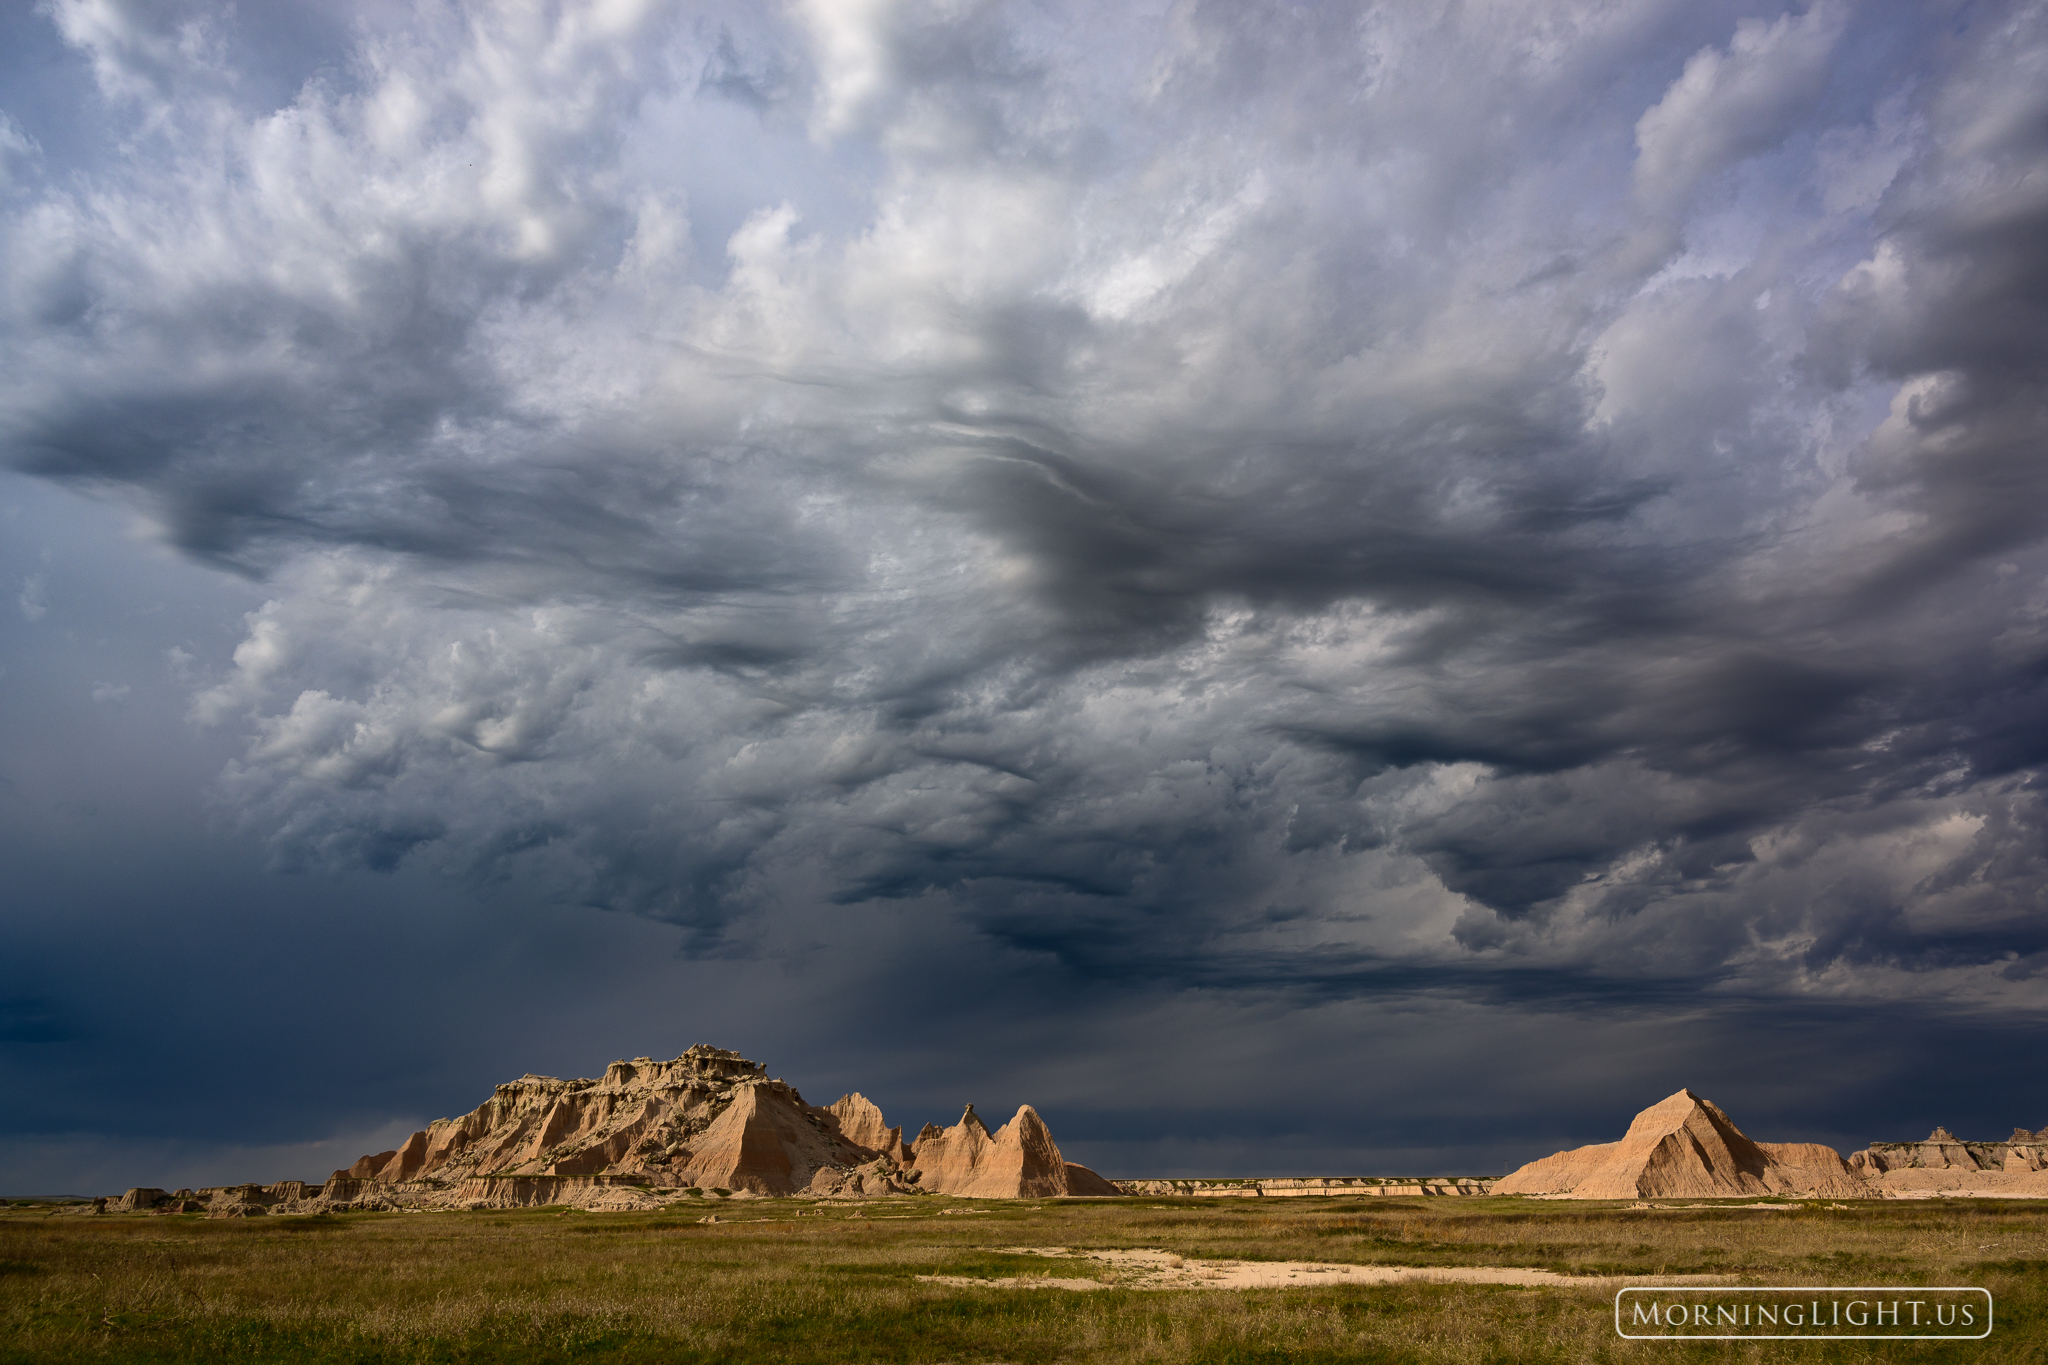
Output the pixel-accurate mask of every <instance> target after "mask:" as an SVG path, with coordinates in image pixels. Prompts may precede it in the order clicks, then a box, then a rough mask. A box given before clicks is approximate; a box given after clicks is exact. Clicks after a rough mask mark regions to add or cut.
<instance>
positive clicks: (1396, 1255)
mask: <svg viewBox="0 0 2048 1365" xmlns="http://www.w3.org/2000/svg"><path fill="white" fill-rule="evenodd" d="M712 1202H713V1201H705V1202H703V1203H699V1202H697V1201H692V1202H691V1206H690V1207H689V1208H688V1209H686V1210H685V1209H677V1210H675V1211H673V1212H668V1213H652V1214H588V1213H569V1212H564V1211H562V1210H558V1209H536V1210H521V1211H516V1212H473V1213H442V1214H349V1215H342V1216H321V1217H314V1218H256V1219H249V1220H231V1221H221V1220H215V1221H208V1220H205V1219H202V1218H199V1217H197V1216H174V1217H155V1216H147V1215H126V1216H116V1217H99V1218H90V1217H81V1216H77V1215H75V1214H60V1215H55V1216H48V1215H47V1211H46V1210H42V1209H36V1208H28V1209H19V1208H17V1209H7V1210H0V1361H4V1362H10V1363H11V1362H50V1361H63V1362H67V1363H68V1362H80V1361H90V1362H125V1361H188V1360H190V1361H198V1360H205V1361H219V1362H242V1361H264V1362H270V1361H310V1362H333V1363H334V1365H344V1363H346V1365H368V1363H369V1362H380V1363H386V1362H388V1363H389V1365H401V1363H403V1365H412V1363H413V1362H420V1363H421V1365H426V1363H428V1362H450V1363H451V1365H452V1363H453V1362H483V1361H517V1362H543V1361H593V1362H622V1363H623V1362H634V1363H636V1365H637V1363H638V1362H655V1361H659V1362H664V1363H665V1365H690V1363H692V1362H709V1361H719V1362H754V1361H761V1362H767V1361H774V1362H796V1363H798V1365H802V1363H804V1362H833V1363H834V1365H837V1363H838V1362H852V1361H860V1362H866V1361H913V1362H932V1363H933V1365H936V1363H937V1362H958V1363H959V1365H966V1363H967V1362H995V1361H1005V1362H1016V1365H1036V1363H1037V1362H1052V1361H1074V1362H1082V1361H1086V1362H1117V1363H1119V1365H1121V1363H1122V1362H1141V1361H1142V1362H1155V1361H1157V1362H1184V1361H1185V1362H1202V1363H1207V1365H1226V1363H1230V1365H1279V1363H1280V1362H1338V1361H1344V1362H1351V1361H1414V1362H1496V1361H1498V1362H1546V1361H1634V1360H1645V1359H1648V1360H1656V1361H1660V1362H1661V1361H1665V1360H1674V1361H1677V1360H1684V1361H1690V1360H1694V1359H1709V1358H1710V1359H1714V1360H1730V1359H1732V1360H1743V1361H1749V1360H1779V1359H1797V1360H1801V1361H1807V1360H1817V1361H1866V1360H1869V1361H1879V1360H1881V1361H1892V1360H1902V1361H1903V1360H1930V1361H1932V1360H1940V1361H1944V1362H1953V1361H1969V1362H1972V1363H1973V1365H1975V1363H1976V1362H1994V1361H1995V1362H2004V1361H2040V1360H2044V1359H2048V1201H2042V1202H2039V1203H2025V1202H1990V1201H1947V1200H1943V1201H1934V1200H1929V1201H1922V1202H1894V1201H1885V1202H1876V1201H1871V1202H1865V1203H1856V1204H1845V1205H1826V1204H1821V1203H1809V1204H1802V1205H1800V1206H1798V1207H1796V1208H1780V1209H1759V1208H1748V1207H1743V1206H1741V1205H1734V1204H1731V1205H1717V1206H1713V1207H1704V1208H1702V1207H1694V1208H1628V1207H1621V1206H1611V1205H1585V1204H1569V1203H1551V1202H1538V1201H1528V1200H1519V1199H1364V1198H1361V1199H1325V1198H1305V1199H1289V1200H1242V1199H1218V1200H1212V1201H1203V1200H1160V1199H1142V1198H1140V1199H1131V1200H1126V1201H1101V1202H1063V1201H1048V1202H1043V1203H1016V1204H994V1205H991V1204H985V1203H983V1204H974V1203H969V1202H966V1201H955V1200H948V1199H903V1200H878V1201H873V1202H870V1203H867V1204H865V1205H849V1204H835V1205H829V1206H820V1205H816V1204H812V1203H810V1202H808V1201H798V1200H760V1201H745V1202H733V1203H726V1204H719V1205H717V1206H716V1207H715V1208H710V1209H707V1207H706V1205H707V1204H709V1203H712ZM970 1209H971V1210H975V1211H973V1212H967V1210H970ZM707 1212H715V1213H716V1214H718V1215H719V1217H720V1219H721V1221H720V1222H717V1223H703V1222H699V1221H697V1220H698V1218H700V1217H701V1216H703V1215H704V1214H705V1213H707ZM1024 1246H1035V1247H1046V1246H1064V1247H1088V1248H1101V1249H1113V1248H1131V1249H1138V1248H1161V1249H1165V1250H1167V1251H1170V1252H1173V1253H1175V1254H1178V1255H1182V1256H1186V1257H1190V1258H1209V1259H1223V1258H1232V1259H1244V1260H1271V1261H1285V1260H1301V1261H1319V1262H1324V1263H1354V1264H1389V1265H1409V1266H1519V1267H1533V1268H1541V1269H1548V1270H1553V1271H1559V1272H1564V1273H1570V1274H1579V1275H1604V1276H1614V1275H1632V1276H1650V1275H1684V1274H1719V1275H1729V1276H1734V1277H1738V1278H1739V1280H1740V1281H1742V1282H1745V1283H1753V1284H1837V1285H1840V1284H1864V1285H1869V1284H1898V1285H1915V1284H1918V1285H1957V1284H1971V1285H1981V1286H1983V1287H1985V1288H1988V1289H1989V1290H1991V1292H1992V1294H1993V1295H1994V1296H1995V1299H1996V1301H1997V1311H1998V1318H1997V1328H1996V1331H1995V1332H1994V1333H1993V1335H1992V1336H1991V1337H1990V1338H1989V1339H1988V1340H1985V1341H1977V1342H1897V1343H1870V1342H1835V1343H1818V1342H1798V1343H1793V1342H1785V1343H1769V1342H1762V1343H1741V1344H1722V1345H1709V1344H1704V1343H1690V1344H1679V1343H1667V1342H1630V1341H1623V1340H1620V1339H1618V1338H1617V1337H1616V1336H1615V1335H1614V1330H1613V1325H1612V1317H1611V1312H1612V1310H1611V1302H1612V1293H1613V1285H1612V1284H1611V1283H1609V1284H1606V1285H1601V1286H1595V1285H1588V1286H1587V1287H1585V1288H1583V1289H1582V1288H1578V1287H1572V1288H1566V1289H1548V1288H1546V1289H1526V1288H1513V1287H1505V1286H1480V1285H1428V1284H1405V1285H1391V1286H1383V1287H1364V1286H1334V1287H1333V1286H1321V1287H1299V1288H1297V1287H1293V1286H1292V1285H1290V1286H1289V1287H1287V1288H1281V1289H1261V1290H1230V1291H1194V1290H1178V1291H1144V1290H1136V1289H1129V1288H1118V1287H1114V1279H1115V1277H1114V1275H1113V1274H1112V1273H1111V1272H1110V1271H1109V1270H1108V1269H1106V1268H1105V1267H1102V1266H1101V1265H1100V1264H1099V1263H1090V1262H1073V1261H1048V1260H1046V1259H1044V1258H1039V1257H1031V1256H1023V1255H1015V1254H1009V1253H1006V1252H1005V1251H1004V1250H1003V1248H1006V1247H1024ZM933 1274H942V1275H948V1276H970V1277H974V1278H977V1279H984V1278H985V1279H991V1280H994V1279H1004V1278H1024V1279H1027V1280H1028V1279H1030V1278H1033V1277H1046V1276H1065V1277H1073V1276H1077V1275H1079V1276H1083V1277H1089V1278H1096V1279H1101V1280H1104V1281H1105V1282H1106V1283H1110V1284H1111V1285H1112V1287H1109V1288H1105V1289H1102V1290H1099V1291H1095V1292H1076V1291H1072V1290H1064V1289H1053V1288H1046V1289H1034V1288H1024V1289H1017V1288H1008V1289H1003V1288H982V1287H979V1286H974V1287H961V1286H949V1285H942V1284H937V1283H933V1282H930V1281H925V1280H920V1279H919V1278H917V1277H918V1276H920V1275H933Z"/></svg>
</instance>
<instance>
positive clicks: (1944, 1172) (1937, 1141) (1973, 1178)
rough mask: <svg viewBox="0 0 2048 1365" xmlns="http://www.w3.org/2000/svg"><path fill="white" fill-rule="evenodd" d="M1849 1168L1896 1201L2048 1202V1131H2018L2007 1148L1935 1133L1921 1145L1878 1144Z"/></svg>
mask: <svg viewBox="0 0 2048 1365" xmlns="http://www.w3.org/2000/svg"><path fill="white" fill-rule="evenodd" d="M1849 1166H1850V1169H1852V1170H1854V1171H1855V1172H1856V1173H1857V1174H1858V1175H1860V1176H1862V1177H1863V1178H1864V1179H1865V1180H1867V1181H1869V1182H1870V1183H1871V1184H1872V1185H1873V1186H1875V1187H1876V1189H1877V1191H1878V1192H1879V1193H1882V1194H1886V1195H1890V1196H1892V1197H1894V1198H1901V1199H1912V1198H1927V1197H1930V1196H1933V1195H1954V1196H1958V1197H1968V1196H1976V1197H1982V1198H2007V1199H2010V1198H2015V1197H2031V1198H2048V1129H2043V1130H2041V1131H2039V1132H2031V1131H2029V1130H2027V1129H2025V1128H2015V1129H2013V1131H2012V1136H2011V1137H2009V1138H2007V1139H2006V1140H2005V1141H2004V1142H1965V1141H1963V1140H1962V1139H1960V1138H1957V1137H1956V1136H1955V1135H1954V1134H1952V1133H1950V1132H1949V1131H1948V1129H1946V1128H1936V1129H1935V1130H1934V1131H1933V1132H1932V1133H1929V1134H1928V1135H1927V1137H1926V1138H1925V1139H1924V1140H1923V1141H1920V1142H1873V1143H1871V1144H1870V1145H1869V1146H1868V1147H1866V1148H1864V1149H1863V1150H1862V1151H1860V1152H1856V1153H1854V1154H1853V1155H1851V1156H1850V1158H1849Z"/></svg>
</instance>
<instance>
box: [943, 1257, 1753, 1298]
mask: <svg viewBox="0 0 2048 1365" xmlns="http://www.w3.org/2000/svg"><path fill="white" fill-rule="evenodd" d="M997 1250H999V1251H1001V1252H1003V1253H1004V1254H1005V1255H1010V1256H1042V1257H1045V1258H1047V1259H1049V1260H1069V1261H1093V1262H1095V1263H1096V1264H1098V1265H1106V1266H1108V1267H1109V1268H1110V1269H1111V1270H1112V1271H1113V1272H1114V1274H1112V1275H1111V1276H1110V1277H1109V1278H1107V1279H1079V1278H1065V1279H1062V1278H1055V1277H1052V1276H1044V1277H1038V1276H1029V1275H1020V1276H1011V1277H1006V1278H1002V1279H975V1278H973V1277H972V1276H967V1275H920V1276H918V1277H917V1278H918V1279H920V1280H926V1281H929V1282H931V1283H933V1284H947V1285H959V1286H963V1287H970V1288H977V1287H978V1288H983V1289H1075V1290H1085V1289H1275V1288H1285V1287H1287V1286H1289V1285H1301V1286H1310V1285H1329V1284H1506V1285H1522V1286H1566V1287H1570V1286H1580V1287H1597V1288H1605V1287H1606V1286H1608V1285H1620V1284H1623V1283H1627V1284H1642V1285H1677V1284H1731V1283H1733V1282H1734V1278H1735V1277H1734V1276H1731V1275H1650V1276H1636V1275H1631V1276H1627V1277H1619V1276H1597V1275H1560V1274H1558V1273H1557V1272H1555V1271H1551V1270H1530V1269H1526V1268H1523V1267H1520V1266H1398V1265H1343V1264H1332V1263H1330V1262H1326V1261H1204V1260H1197V1259H1195V1258H1193V1257H1188V1256H1177V1255H1175V1254H1174V1253H1172V1252H1170V1251H1163V1250H1145V1251H1077V1250H1074V1249H1073V1248H1070V1247H999V1248H997Z"/></svg>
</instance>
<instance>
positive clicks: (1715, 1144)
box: [1493, 1090, 1870, 1199]
mask: <svg viewBox="0 0 2048 1365" xmlns="http://www.w3.org/2000/svg"><path fill="white" fill-rule="evenodd" d="M1493 1193H1495V1194H1553V1195H1569V1196H1570V1197H1572V1198H1574V1199H1641V1198H1671V1197H1674V1196H1680V1197H1691V1198H1708V1199H1716V1198H1718V1199H1727V1198H1736V1197H1741V1196H1744V1195H1757V1194H1828V1195H1848V1196H1854V1195H1867V1194H1869V1193H1870V1190H1869V1188H1868V1187H1867V1186H1866V1185H1865V1184H1864V1182H1863V1181H1862V1179H1861V1178H1860V1177H1858V1176H1857V1175H1856V1173H1855V1172H1854V1171H1852V1170H1850V1168H1849V1166H1848V1163H1846V1162H1844V1161H1843V1160H1842V1157H1841V1154H1840V1153H1838V1152H1836V1151H1835V1149H1834V1148H1832V1147H1825V1146H1822V1145H1821V1144H1819V1143H1815V1142H1752V1141H1751V1140H1750V1139H1749V1138H1748V1137H1747V1136H1746V1135H1745V1134H1744V1133H1743V1131H1742V1130H1741V1129H1740V1128H1737V1127H1736V1126H1735V1121H1734V1120H1733V1119H1731V1118H1729V1117H1728V1116H1727V1115H1726V1114H1724V1113H1722V1112H1721V1110H1720V1109H1719V1108H1718V1107H1717V1106H1715V1105H1714V1104H1712V1103H1710V1102H1709V1101H1707V1100H1703V1099H1701V1098H1700V1097H1699V1096H1698V1095H1695V1094H1693V1093H1692V1091H1690V1090H1681V1091H1679V1092H1678V1093H1677V1094H1675V1095H1672V1096H1670V1097H1669V1098H1667V1099H1664V1100H1661V1101H1659V1102H1658V1103H1656V1104H1653V1105H1651V1106H1650V1107H1649V1108H1648V1109H1645V1110H1644V1111H1643V1112H1642V1113H1640V1114H1637V1115H1636V1117H1635V1121H1634V1122H1632V1123H1631V1124H1629V1127H1628V1132H1627V1134H1626V1135H1624V1136H1623V1138H1622V1139H1621V1141H1619V1142H1603V1143H1596V1144H1594V1145H1592V1146H1589V1147H1578V1148H1574V1149H1573V1150H1571V1151H1569V1152H1558V1153H1556V1154H1555V1155H1553V1156H1547V1157H1544V1158H1543V1159H1542V1160H1540V1161H1532V1162H1530V1163H1529V1164H1528V1165H1526V1166H1524V1167H1522V1168H1521V1169H1520V1170H1518V1171H1515V1172H1514V1173H1512V1174H1511V1175H1509V1176H1507V1177H1506V1178H1505V1179H1503V1180H1500V1181H1497V1182H1496V1183H1495V1184H1494V1186H1493Z"/></svg>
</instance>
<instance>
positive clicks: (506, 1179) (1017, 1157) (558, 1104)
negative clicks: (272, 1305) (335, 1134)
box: [329, 1046, 1118, 1207]
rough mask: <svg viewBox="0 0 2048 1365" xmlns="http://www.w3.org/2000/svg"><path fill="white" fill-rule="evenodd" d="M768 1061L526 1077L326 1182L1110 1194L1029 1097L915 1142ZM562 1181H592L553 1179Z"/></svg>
mask: <svg viewBox="0 0 2048 1365" xmlns="http://www.w3.org/2000/svg"><path fill="white" fill-rule="evenodd" d="M764 1071H765V1068H763V1067H761V1066H759V1065H757V1064H755V1063H753V1062H750V1061H748V1060H747V1059H746V1058H744V1057H741V1056H740V1055H738V1054H737V1053H733V1052H726V1051H723V1050H722V1049H719V1048H711V1047H703V1046H699V1047H693V1048H691V1049H690V1050H689V1051H688V1052H685V1053H684V1054H683V1055H682V1056H680V1057H677V1058H675V1059H674V1060H673V1061H667V1062H657V1061H654V1060H652V1059H650V1058H646V1057H637V1058H634V1059H633V1060H632V1061H630V1062H614V1063H612V1065H611V1066H610V1067H608V1068H607V1069H606V1071H605V1074H604V1076H603V1078H602V1079H599V1080H558V1079H556V1078H554V1077H551V1076H522V1077H521V1078H520V1079H518V1080H516V1081H512V1082H509V1083H507V1084H505V1085H501V1086H499V1087H498V1088H497V1091H496V1092H495V1093H494V1094H493V1095H492V1096H491V1098H490V1099H489V1100H486V1101H485V1102H484V1103H483V1104H481V1105H479V1106H478V1107H477V1108H476V1109H474V1110H472V1111H471V1112H469V1113H467V1114H464V1115H462V1116H461V1117H460V1118H454V1119H439V1120H436V1121H435V1122H434V1123H432V1124H430V1125H428V1126H427V1127H426V1128H423V1129H421V1130H420V1131H419V1132H417V1133H414V1134H413V1135H412V1136H411V1137H410V1138H408V1139H407V1140H406V1142H405V1144H404V1145H403V1146H401V1147H399V1148H397V1149H395V1150H393V1151H389V1152H379V1153H377V1154H376V1155H374V1156H366V1157H364V1158H362V1159H361V1160H360V1161H357V1162H356V1163H355V1164H354V1165H353V1166H351V1167H349V1168H348V1169H347V1170H345V1171H336V1172H335V1173H334V1176H333V1178H332V1179H331V1180H330V1181H329V1186H330V1187H331V1188H332V1189H333V1190H335V1191H336V1197H337V1199H340V1198H343V1197H344V1195H343V1193H342V1192H343V1191H344V1190H345V1191H346V1192H347V1193H346V1196H345V1197H346V1198H348V1199H352V1200H355V1201H357V1202H361V1201H362V1200H364V1199H369V1200H372V1201H374V1200H376V1199H378V1198H380V1197H385V1196H388V1195H389V1194H390V1193H392V1192H393V1191H395V1189H396V1187H398V1186H405V1187H406V1192H407V1198H409V1199H415V1200H417V1199H420V1198H428V1197H430V1196H431V1197H433V1198H437V1199H438V1198H440V1196H433V1195H432V1191H434V1190H446V1191H448V1194H447V1195H446V1199H447V1200H456V1201H458V1202H462V1203H468V1204H481V1205H484V1206H490V1207H502V1206H504V1205H505V1201H507V1200H511V1201H513V1202H515V1203H518V1202H534V1203H546V1202H551V1201H550V1200H549V1199H547V1198H545V1197H543V1196H545V1195H546V1194H547V1193H548V1192H549V1191H550V1190H556V1189H559V1188H573V1189H577V1190H586V1189H587V1190H589V1191H596V1192H601V1194H602V1197H603V1198H606V1199H609V1200H613V1201H619V1200H626V1201H628V1202H630V1199H631V1197H632V1192H631V1190H630V1189H627V1188H625V1187H626V1186H629V1185H638V1186H651V1187H670V1188H682V1187H688V1186H694V1187H697V1188H700V1189H725V1190H732V1191H744V1192H747V1193H751V1194H761V1195H780V1194H794V1193H797V1192H799V1191H807V1192H810V1193H814V1194H825V1195H831V1194H886V1193H911V1192H916V1191H920V1190H923V1191H930V1192H933V1193H940V1194H956V1195H966V1196H971V1197H976V1198H984V1199H1016V1198H1034V1197H1039V1196H1044V1195H1063V1194H1068V1193H1084V1194H1116V1193H1118V1191H1117V1190H1116V1189H1115V1187H1113V1186H1111V1185H1110V1184H1109V1183H1108V1182H1107V1181H1105V1180H1103V1179H1102V1178H1101V1177H1100V1176H1098V1175H1096V1174H1095V1173H1094V1172H1093V1171H1090V1170H1088V1169H1087V1168H1086V1167H1084V1166H1075V1165H1072V1164H1071V1163H1069V1162H1067V1161H1065V1160H1063V1159H1062V1158H1061V1156H1060V1150H1059V1147H1058V1146H1057V1145H1056V1144H1055V1143H1054V1142H1053V1140H1052V1134H1051V1132H1050V1131H1048V1130H1047V1128H1046V1126H1045V1124H1044V1122H1043V1121H1042V1120H1041V1119H1040V1118H1039V1117H1038V1115H1037V1113H1036V1112H1035V1111H1033V1110H1032V1109H1031V1108H1030V1106H1028V1105H1027V1106H1025V1107H1024V1108H1022V1109H1019V1110H1018V1111H1017V1117H1016V1118H1015V1119H1013V1120H1012V1121H1011V1122H1010V1123H1008V1124H1005V1125H1004V1126H1003V1128H1002V1129H1001V1130H999V1131H998V1132H997V1133H996V1134H994V1135H993V1136H991V1135H990V1134H989V1132H988V1130H987V1129H985V1128H984V1127H982V1125H981V1121H980V1120H979V1119H978V1118H975V1117H974V1114H973V1107H972V1106H971V1105H970V1106H969V1108H968V1113H967V1115H966V1117H964V1118H963V1119H962V1120H961V1123H960V1124H959V1125H956V1126H955V1127H953V1128H948V1129H940V1128H936V1127H929V1126H928V1127H927V1128H926V1129H925V1132H924V1135H923V1136H921V1137H920V1139H919V1142H918V1145H917V1146H916V1148H915V1149H913V1148H912V1147H910V1146H907V1145H906V1144H905V1143H904V1142H903V1130H902V1129H901V1128H900V1127H890V1126H889V1125H888V1124H887V1122H886V1121H885V1120H884V1119H883V1117H882V1111H881V1110H880V1109H879V1108H877V1107H876V1106H875V1105H874V1103H873V1102H872V1101H870V1100H868V1099H867V1098H866V1097H865V1096H863V1095H860V1094H851V1095H847V1096H844V1097H843V1098H841V1099H840V1100H839V1101H838V1102H836V1103H835V1104H833V1105H831V1106H829V1107H827V1108H818V1107H815V1106H812V1105H809V1104H806V1103H805V1102H804V1099H803V1096H802V1095H800V1094H798V1093H797V1091H796V1090H795V1089H793V1088H792V1087H790V1086H788V1085H786V1084H784V1083H783V1082H782V1081H780V1080H776V1079H771V1078H769V1077H768V1076H767V1075H765V1074H763V1073H764ZM571 1178H588V1179H587V1180H585V1181H584V1182H583V1183H578V1184H576V1185H574V1186H562V1185H561V1183H560V1182H562V1181H564V1180H567V1179H571ZM551 1182H553V1183H551ZM414 1187H419V1188H417V1189H415V1188H414ZM590 1197H592V1198H597V1197H599V1194H597V1193H593V1194H591V1196H590ZM648 1198H649V1200H650V1202H655V1201H653V1200H652V1196H648Z"/></svg>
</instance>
